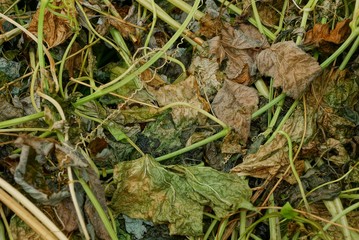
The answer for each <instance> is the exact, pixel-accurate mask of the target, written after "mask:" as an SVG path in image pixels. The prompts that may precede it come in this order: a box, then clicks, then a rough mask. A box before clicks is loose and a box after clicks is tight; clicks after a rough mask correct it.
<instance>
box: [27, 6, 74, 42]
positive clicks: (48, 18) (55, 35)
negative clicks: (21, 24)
mask: <svg viewBox="0 0 359 240" xmlns="http://www.w3.org/2000/svg"><path fill="white" fill-rule="evenodd" d="M62 14H63V13H62ZM38 17H39V9H38V10H37V11H36V13H35V14H34V15H33V17H32V20H31V22H30V25H29V28H28V30H29V31H30V32H32V33H33V34H35V35H37V26H38ZM72 33H73V32H72V30H71V27H70V23H69V21H68V20H67V19H65V18H62V17H59V16H57V15H55V14H53V13H52V12H50V11H48V10H46V9H45V21H44V27H43V34H44V41H45V42H46V43H47V46H48V47H49V48H52V47H55V46H58V45H60V44H61V43H63V42H65V41H66V39H67V38H68V37H70V36H71V35H72Z"/></svg>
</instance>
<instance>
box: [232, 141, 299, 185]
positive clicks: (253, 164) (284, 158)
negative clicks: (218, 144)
mask: <svg viewBox="0 0 359 240" xmlns="http://www.w3.org/2000/svg"><path fill="white" fill-rule="evenodd" d="M286 144H287V140H286V139H285V138H284V137H283V136H281V135H277V136H276V138H275V139H274V140H273V141H272V142H270V143H269V144H265V145H262V146H260V148H259V150H258V151H257V152H256V153H254V154H248V155H246V157H245V158H244V160H243V163H241V164H239V165H237V166H235V167H234V168H232V169H231V172H234V173H237V174H238V175H239V176H251V177H257V178H272V177H281V176H282V175H283V173H284V172H285V170H286V169H287V168H288V166H289V160H288V147H287V146H286ZM295 165H296V170H297V172H299V173H302V172H303V171H304V162H303V161H296V162H295ZM285 180H286V181H287V182H289V183H291V184H294V183H295V182H296V180H295V178H294V177H293V176H290V175H289V176H288V177H286V178H285Z"/></svg>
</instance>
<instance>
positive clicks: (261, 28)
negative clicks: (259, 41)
mask: <svg viewBox="0 0 359 240" xmlns="http://www.w3.org/2000/svg"><path fill="white" fill-rule="evenodd" d="M251 4H252V11H253V14H254V19H255V20H256V24H257V28H258V30H259V32H260V33H262V34H264V30H263V25H262V22H261V18H260V16H259V14H258V10H257V5H256V1H255V0H251Z"/></svg>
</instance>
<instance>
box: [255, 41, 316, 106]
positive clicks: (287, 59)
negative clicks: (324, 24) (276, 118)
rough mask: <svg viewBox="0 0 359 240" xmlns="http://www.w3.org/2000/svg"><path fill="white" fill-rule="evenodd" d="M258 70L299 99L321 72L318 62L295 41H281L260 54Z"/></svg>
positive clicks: (276, 85)
mask: <svg viewBox="0 0 359 240" xmlns="http://www.w3.org/2000/svg"><path fill="white" fill-rule="evenodd" d="M256 62H257V66H258V70H259V72H260V73H261V74H262V75H266V76H271V77H273V79H274V87H281V88H282V89H283V92H285V93H286V94H287V95H288V96H291V97H293V98H294V99H297V98H299V97H301V96H302V94H303V93H304V91H305V90H306V88H307V87H308V85H309V84H310V83H311V82H312V81H313V80H314V79H315V78H316V77H317V76H319V74H320V73H321V71H322V69H321V67H320V66H319V64H318V62H317V61H316V60H315V59H314V58H313V57H312V56H310V55H309V54H307V53H305V52H304V51H303V50H301V49H300V48H299V47H298V46H297V45H296V44H295V43H294V42H292V41H287V42H280V43H276V44H273V45H272V46H271V47H270V48H268V49H265V50H263V51H262V52H261V53H259V54H258V56H257V59H256Z"/></svg>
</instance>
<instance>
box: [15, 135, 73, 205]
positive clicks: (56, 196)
mask: <svg viewBox="0 0 359 240" xmlns="http://www.w3.org/2000/svg"><path fill="white" fill-rule="evenodd" d="M15 144H16V146H17V147H21V154H20V161H19V163H18V165H17V166H16V169H15V172H14V180H15V182H16V183H17V184H19V185H20V186H21V187H22V189H23V190H24V191H25V192H27V193H28V194H29V195H30V196H31V197H32V198H34V199H35V200H36V201H37V202H40V203H42V204H47V205H56V204H58V203H59V202H60V201H62V200H63V199H65V198H67V197H68V196H69V194H70V193H69V191H68V189H67V186H66V185H65V186H63V187H62V189H56V190H54V189H49V186H48V184H49V182H50V181H51V179H50V181H49V180H46V179H44V177H42V176H39V175H42V174H41V173H40V171H37V170H38V169H32V168H30V167H29V166H30V162H33V163H39V164H41V165H42V164H44V163H45V162H46V157H47V156H48V154H49V153H50V151H52V150H53V149H54V146H55V144H54V143H53V142H51V141H49V140H44V139H40V138H34V137H30V136H25V135H24V136H20V137H19V138H18V139H16V141H15ZM34 150H35V152H36V156H35V161H34V159H33V157H32V156H31V154H30V153H31V151H34ZM41 165H40V166H41ZM29 174H31V175H32V178H30V179H28V177H27V176H29ZM29 181H31V182H29ZM46 183H47V184H46ZM58 190H59V191H58Z"/></svg>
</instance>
